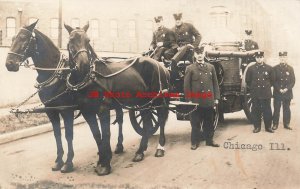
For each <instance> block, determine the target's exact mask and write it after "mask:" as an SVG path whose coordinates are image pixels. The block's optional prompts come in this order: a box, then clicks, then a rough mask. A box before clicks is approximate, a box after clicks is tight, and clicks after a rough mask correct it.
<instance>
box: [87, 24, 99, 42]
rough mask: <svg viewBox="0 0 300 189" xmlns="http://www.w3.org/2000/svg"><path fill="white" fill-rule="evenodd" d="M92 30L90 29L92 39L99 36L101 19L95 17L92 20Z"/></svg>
mask: <svg viewBox="0 0 300 189" xmlns="http://www.w3.org/2000/svg"><path fill="white" fill-rule="evenodd" d="M90 27H91V28H90V30H88V31H89V32H90V34H91V36H92V39H97V38H99V21H98V20H97V19H93V20H91V21H90Z"/></svg>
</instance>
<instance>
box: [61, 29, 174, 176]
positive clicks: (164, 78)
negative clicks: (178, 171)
mask: <svg viewBox="0 0 300 189" xmlns="http://www.w3.org/2000/svg"><path fill="white" fill-rule="evenodd" d="M88 27H89V24H87V25H85V26H84V27H83V28H82V29H80V28H76V29H73V28H72V27H71V26H69V25H66V24H65V28H66V29H67V31H68V32H69V34H70V38H69V44H68V50H69V53H70V57H69V58H70V62H72V63H73V64H74V65H75V67H77V72H78V73H77V74H78V78H80V77H81V79H82V81H81V82H79V83H77V85H80V83H81V84H83V85H86V87H87V88H96V89H97V90H99V91H105V92H113V93H114V94H115V93H127V94H130V95H131V97H130V98H113V97H112V98H107V99H106V103H103V104H102V107H103V113H102V114H101V117H102V119H100V124H101V129H102V145H103V147H102V148H101V151H100V156H101V162H100V165H101V166H98V167H97V168H96V171H97V172H98V174H99V173H102V174H109V173H110V171H111V165H110V161H111V158H112V153H111V147H110V128H109V107H107V106H106V105H107V104H108V105H109V104H114V103H117V104H120V105H121V106H122V107H125V108H128V109H131V108H132V107H138V108H139V111H140V112H141V116H142V119H143V135H142V139H141V142H140V146H139V148H138V150H137V152H136V154H135V157H134V158H133V161H135V162H137V161H141V160H143V158H144V151H146V150H147V145H148V139H149V137H150V132H149V131H150V128H151V127H152V121H151V116H153V115H152V114H151V110H150V109H151V108H155V109H156V110H157V115H158V123H159V126H160V138H159V144H158V147H157V150H156V154H155V156H156V157H162V156H163V155H164V147H163V146H164V145H165V134H164V127H165V124H166V120H167V118H168V113H169V111H168V99H165V98H157V95H154V98H138V97H137V95H136V94H141V93H143V94H145V93H151V92H154V93H160V94H162V93H164V92H165V91H167V90H168V89H169V79H170V76H169V73H168V71H167V70H166V69H165V67H164V66H162V65H160V64H159V62H157V61H156V60H153V59H151V58H147V57H139V58H132V59H128V60H126V61H123V62H118V63H109V64H107V63H105V61H102V60H97V59H94V58H93V53H92V52H93V49H92V47H91V45H90V44H89V41H90V40H89V38H88V36H87V33H86V31H87V30H88ZM91 75H94V77H92V79H90V80H87V79H86V78H87V77H89V76H91ZM130 95H129V96H130Z"/></svg>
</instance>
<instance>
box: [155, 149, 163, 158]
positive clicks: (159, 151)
mask: <svg viewBox="0 0 300 189" xmlns="http://www.w3.org/2000/svg"><path fill="white" fill-rule="evenodd" d="M164 155H165V151H164V150H162V149H157V150H156V153H155V157H163V156H164Z"/></svg>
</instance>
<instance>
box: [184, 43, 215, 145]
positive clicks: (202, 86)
mask: <svg viewBox="0 0 300 189" xmlns="http://www.w3.org/2000/svg"><path fill="white" fill-rule="evenodd" d="M203 50H204V49H203V48H202V49H195V53H194V57H195V60H196V63H194V64H191V65H189V66H188V67H187V68H186V72H185V77H184V93H185V98H186V100H187V101H189V102H193V103H197V104H198V107H197V109H196V111H194V112H192V113H191V118H190V121H191V126H192V131H191V149H192V150H196V149H197V148H198V146H199V143H200V128H201V126H200V124H201V122H203V134H204V137H205V140H206V146H212V147H219V144H216V143H215V142H214V141H213V136H214V132H215V131H214V125H213V121H214V107H215V106H216V104H218V102H219V99H220V90H219V84H218V80H217V75H216V71H215V68H214V66H213V65H211V64H209V63H206V62H204V52H203Z"/></svg>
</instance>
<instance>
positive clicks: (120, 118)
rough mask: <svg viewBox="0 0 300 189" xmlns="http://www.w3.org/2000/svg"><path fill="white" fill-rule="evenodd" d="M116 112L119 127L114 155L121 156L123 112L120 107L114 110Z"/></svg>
mask: <svg viewBox="0 0 300 189" xmlns="http://www.w3.org/2000/svg"><path fill="white" fill-rule="evenodd" d="M115 111H116V120H117V122H118V125H119V135H118V144H117V146H116V149H115V154H121V153H123V152H124V147H123V132H122V131H123V128H122V127H123V110H122V108H121V107H118V108H116V109H115Z"/></svg>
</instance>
